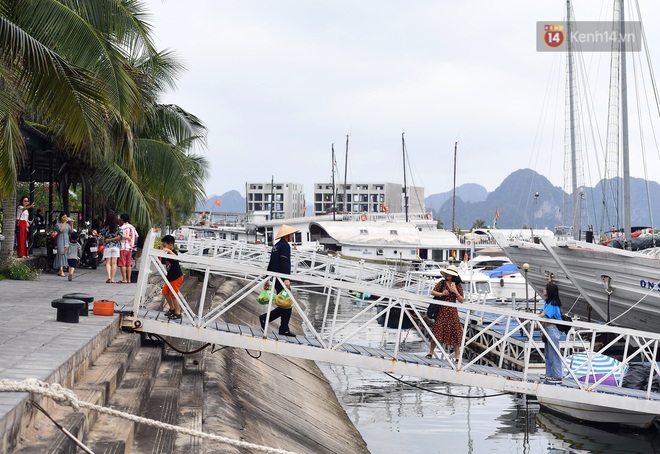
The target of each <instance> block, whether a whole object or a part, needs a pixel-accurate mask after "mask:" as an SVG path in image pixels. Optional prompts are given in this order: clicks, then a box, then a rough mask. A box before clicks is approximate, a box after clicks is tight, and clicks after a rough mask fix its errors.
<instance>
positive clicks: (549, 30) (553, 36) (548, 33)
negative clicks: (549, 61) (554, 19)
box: [543, 24, 566, 49]
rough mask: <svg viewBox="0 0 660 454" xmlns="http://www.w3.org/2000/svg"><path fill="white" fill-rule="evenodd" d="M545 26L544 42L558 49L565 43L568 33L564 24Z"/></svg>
mask: <svg viewBox="0 0 660 454" xmlns="http://www.w3.org/2000/svg"><path fill="white" fill-rule="evenodd" d="M543 28H544V30H543V42H544V43H545V45H546V46H548V47H552V48H553V49H556V48H558V47H561V46H562V44H564V40H565V39H566V35H565V34H564V25H563V24H548V25H545V26H544V27H543Z"/></svg>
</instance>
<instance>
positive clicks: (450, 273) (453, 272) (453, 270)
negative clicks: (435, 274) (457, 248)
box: [440, 265, 458, 276]
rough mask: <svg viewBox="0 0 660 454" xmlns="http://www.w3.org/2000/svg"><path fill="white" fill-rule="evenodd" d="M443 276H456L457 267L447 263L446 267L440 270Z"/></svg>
mask: <svg viewBox="0 0 660 454" xmlns="http://www.w3.org/2000/svg"><path fill="white" fill-rule="evenodd" d="M440 272H441V273H442V274H443V275H445V276H447V275H448V276H458V268H456V266H455V265H449V266H448V267H447V269H444V270H442V271H440Z"/></svg>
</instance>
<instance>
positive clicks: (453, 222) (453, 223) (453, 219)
mask: <svg viewBox="0 0 660 454" xmlns="http://www.w3.org/2000/svg"><path fill="white" fill-rule="evenodd" d="M457 150H458V142H454V193H453V196H452V206H451V231H452V232H454V233H456V151H457Z"/></svg>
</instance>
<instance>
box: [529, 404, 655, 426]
mask: <svg viewBox="0 0 660 454" xmlns="http://www.w3.org/2000/svg"><path fill="white" fill-rule="evenodd" d="M538 401H539V403H540V404H541V405H543V406H544V407H546V408H548V409H550V410H552V411H554V412H555V413H559V414H561V415H564V416H568V417H570V418H574V419H578V420H580V421H588V422H592V423H603V424H616V425H621V426H628V427H636V428H641V429H648V428H649V427H650V426H651V425H652V424H653V422H654V421H655V420H656V418H657V417H658V415H653V414H649V413H637V412H631V411H625V410H616V409H612V408H608V407H601V406H598V405H589V404H582V403H579V402H569V401H565V400H561V399H553V398H549V397H540V396H539V397H538Z"/></svg>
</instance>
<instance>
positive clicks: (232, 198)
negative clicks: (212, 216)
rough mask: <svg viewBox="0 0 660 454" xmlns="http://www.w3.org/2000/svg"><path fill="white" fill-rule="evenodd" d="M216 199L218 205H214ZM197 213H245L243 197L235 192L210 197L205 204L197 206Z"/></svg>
mask: <svg viewBox="0 0 660 454" xmlns="http://www.w3.org/2000/svg"><path fill="white" fill-rule="evenodd" d="M216 199H218V202H219V203H220V205H219V206H218V204H217V203H216ZM197 211H208V212H213V213H245V197H243V196H242V195H241V193H240V192H238V191H236V190H232V191H228V192H225V193H224V194H222V195H215V194H213V195H211V196H210V197H209V198H208V199H206V201H205V202H203V203H200V204H198V205H197Z"/></svg>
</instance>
